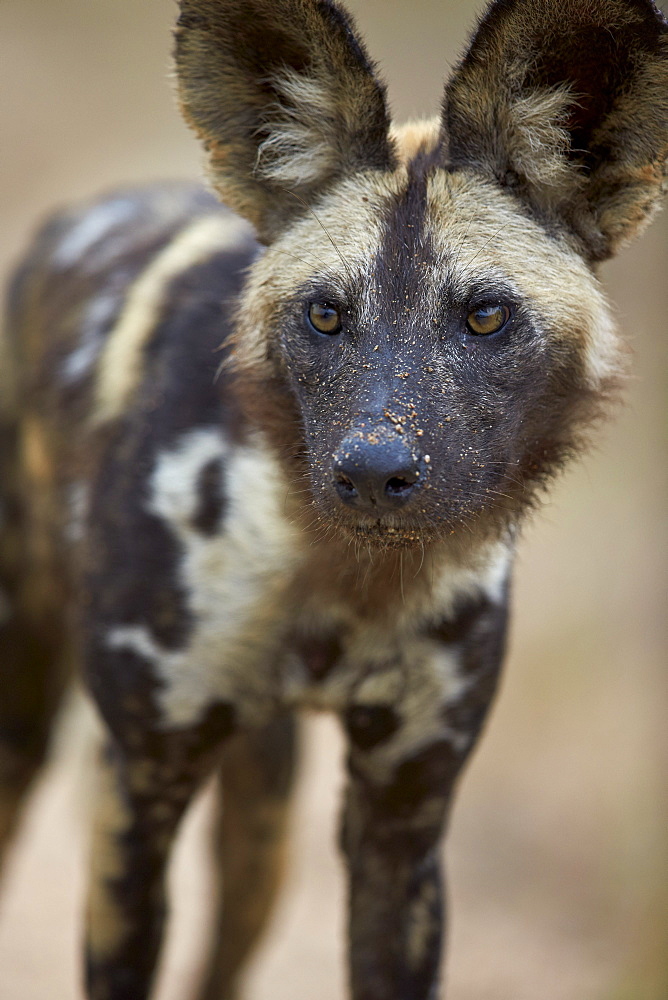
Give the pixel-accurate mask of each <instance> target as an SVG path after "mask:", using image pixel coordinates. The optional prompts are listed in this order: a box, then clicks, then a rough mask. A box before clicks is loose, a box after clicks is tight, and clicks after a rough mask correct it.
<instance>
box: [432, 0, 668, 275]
mask: <svg viewBox="0 0 668 1000" xmlns="http://www.w3.org/2000/svg"><path fill="white" fill-rule="evenodd" d="M443 132H444V136H443V143H444V147H445V150H446V156H447V161H448V164H449V166H450V167H451V168H455V169H458V168H470V169H473V170H476V171H478V172H480V173H483V174H486V175H487V176H489V177H490V178H493V179H494V180H495V181H496V182H497V183H499V184H501V185H502V186H504V187H507V188H510V189H512V190H514V191H515V192H516V193H517V195H518V196H519V197H521V198H522V199H523V200H524V201H525V203H526V204H528V205H529V207H530V208H531V210H532V211H533V212H534V213H536V214H538V215H539V216H541V217H542V218H543V219H544V220H545V221H547V222H548V223H549V224H551V225H554V224H556V225H559V226H562V227H564V226H565V227H566V228H567V230H568V231H569V232H570V233H571V234H572V235H574V236H575V237H576V239H577V241H578V244H579V247H580V249H581V250H582V251H583V252H584V254H585V255H586V256H587V257H588V258H589V259H590V260H591V261H592V262H593V261H598V260H603V259H605V258H606V257H609V256H611V255H612V254H613V253H615V252H616V251H617V249H618V248H619V247H620V245H622V244H623V243H625V242H627V241H628V240H630V239H632V238H633V237H635V236H636V235H637V233H638V232H639V231H640V229H641V228H642V227H643V226H644V225H645V224H646V223H647V222H648V221H649V219H650V218H651V215H652V213H653V211H654V210H655V208H656V207H657V205H658V201H659V198H660V196H661V194H662V193H663V191H664V190H665V186H666V160H667V157H668V35H667V24H666V20H665V18H664V17H663V15H662V14H661V13H660V11H659V10H658V9H657V7H656V6H655V5H654V3H653V2H652V0H494V2H493V3H492V4H491V6H490V8H489V10H488V11H487V14H486V15H485V17H484V18H483V20H482V21H481V22H480V25H479V27H478V30H477V32H476V33H475V35H474V38H473V40H472V42H471V46H470V49H469V51H468V53H467V54H466V56H465V57H464V59H463V60H462V62H461V64H460V65H459V67H458V68H457V70H456V71H455V73H454V75H453V78H452V80H451V81H450V83H449V84H448V86H447V88H446V93H445V101H444V108H443Z"/></svg>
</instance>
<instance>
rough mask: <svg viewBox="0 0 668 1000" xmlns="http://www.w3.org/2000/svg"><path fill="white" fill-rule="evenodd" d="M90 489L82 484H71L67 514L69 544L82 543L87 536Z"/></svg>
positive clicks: (68, 493) (66, 531) (66, 535)
mask: <svg viewBox="0 0 668 1000" xmlns="http://www.w3.org/2000/svg"><path fill="white" fill-rule="evenodd" d="M88 499H89V487H88V484H87V483H85V482H83V481H81V482H74V483H71V484H70V486H69V489H68V491H67V512H68V515H69V518H68V521H67V524H66V525H65V537H66V539H67V541H68V542H71V543H73V544H74V543H76V542H80V541H81V540H82V539H83V537H84V534H85V524H86V515H87V513H88Z"/></svg>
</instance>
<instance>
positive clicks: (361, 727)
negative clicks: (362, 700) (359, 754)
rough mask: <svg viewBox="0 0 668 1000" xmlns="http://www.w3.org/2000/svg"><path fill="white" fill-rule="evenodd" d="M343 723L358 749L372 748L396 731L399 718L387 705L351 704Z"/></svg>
mask: <svg viewBox="0 0 668 1000" xmlns="http://www.w3.org/2000/svg"><path fill="white" fill-rule="evenodd" d="M344 723H345V727H346V731H347V733H348V736H349V737H350V740H351V742H352V743H353V744H354V745H355V746H356V747H357V749H358V750H372V749H373V748H374V747H377V746H379V745H380V744H381V743H384V742H386V740H389V738H390V737H391V736H392V735H394V733H396V731H397V729H398V728H399V725H400V719H399V716H398V715H397V713H396V712H395V710H394V709H393V708H390V707H389V706H388V705H351V706H350V708H348V709H347V710H346V713H345V716H344Z"/></svg>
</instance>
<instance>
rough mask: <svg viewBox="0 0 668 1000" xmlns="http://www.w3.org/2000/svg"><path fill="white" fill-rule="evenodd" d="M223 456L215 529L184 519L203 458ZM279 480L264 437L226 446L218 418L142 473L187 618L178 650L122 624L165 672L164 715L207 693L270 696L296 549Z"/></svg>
mask: <svg viewBox="0 0 668 1000" xmlns="http://www.w3.org/2000/svg"><path fill="white" fill-rule="evenodd" d="M217 457H220V458H221V459H223V460H224V463H225V465H224V492H225V499H226V510H225V517H224V530H223V531H222V532H221V534H220V535H218V536H214V537H204V536H203V535H202V534H201V532H199V531H198V530H197V528H196V527H195V526H193V524H192V515H193V513H194V511H195V505H196V501H197V496H196V484H197V480H198V476H199V473H200V472H201V469H202V468H203V466H204V465H206V464H207V463H208V462H210V461H211V460H212V459H213V458H217ZM286 492H287V485H286V483H285V481H284V480H283V477H282V474H281V471H280V468H279V467H278V465H277V463H276V461H275V459H274V458H273V456H272V454H271V453H270V452H269V450H268V449H267V448H266V447H265V446H264V444H263V443H262V442H261V441H259V440H257V441H255V442H254V443H253V444H252V445H248V446H246V447H237V446H234V447H229V448H228V446H227V444H226V442H225V440H224V438H223V437H222V435H221V433H220V431H219V430H218V429H217V428H198V429H196V430H194V431H191V432H190V433H188V434H185V435H184V436H183V437H182V438H181V439H180V440H179V441H178V442H177V444H176V445H175V447H174V448H172V449H169V450H167V451H164V452H163V453H162V454H161V455H160V456H159V458H158V461H157V462H156V466H155V470H154V472H153V476H152V479H151V497H150V500H149V501H148V505H147V506H148V509H149V510H150V511H151V513H154V514H158V516H160V517H162V518H163V519H164V520H165V521H166V522H167V524H168V526H169V527H170V528H171V530H172V532H173V533H174V534H175V536H176V537H177V538H178V540H179V541H180V543H181V545H182V549H183V555H182V558H181V562H180V566H179V577H180V582H181V584H182V586H183V588H184V591H185V593H186V594H187V595H188V605H189V610H190V612H191V614H192V615H193V618H194V623H195V624H194V627H193V632H192V634H191V636H190V638H189V640H188V644H187V647H186V648H185V649H184V650H183V651H176V652H171V651H170V652H166V651H161V650H160V649H159V648H157V647H156V645H155V643H148V642H147V637H146V635H145V634H144V633H142V634H141V635H140V634H139V633H137V632H132V634H131V635H130V634H128V635H127V636H126V639H127V638H131V639H132V641H133V642H135V643H137V642H139V643H140V644H141V646H142V648H141V650H140V649H139V647H137V651H138V652H139V651H141V652H143V653H144V655H151V656H152V657H153V659H154V661H155V662H156V663H157V665H158V669H159V673H160V676H161V677H162V679H163V680H164V681H165V689H164V693H163V695H162V704H163V708H164V711H165V714H166V716H167V718H168V719H169V722H170V723H171V724H173V725H174V724H176V725H187V724H190V723H194V722H196V721H197V720H198V719H199V718H200V716H201V714H202V713H203V712H204V711H205V710H206V707H207V705H209V704H210V703H211V701H212V700H214V699H217V698H218V699H232V700H234V701H235V702H237V703H239V704H249V705H252V706H253V707H254V708H255V709H256V710H261V708H262V704H263V703H268V702H269V701H270V700H271V699H273V698H275V695H276V691H275V678H273V676H272V673H271V671H272V668H273V667H274V663H273V658H272V654H273V652H274V650H275V647H276V645H277V635H278V632H279V630H280V628H281V627H282V626H283V622H284V617H285V607H284V603H285V594H286V591H287V588H288V586H289V583H290V581H291V580H292V577H293V574H294V570H295V567H296V564H297V562H298V560H299V558H300V546H299V536H298V532H297V530H296V529H295V528H293V527H292V526H291V525H290V524H289V523H288V521H287V519H286V518H285V517H284V516H283V510H282V508H283V503H284V498H285V495H286Z"/></svg>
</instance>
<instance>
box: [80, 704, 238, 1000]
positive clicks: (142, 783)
mask: <svg viewBox="0 0 668 1000" xmlns="http://www.w3.org/2000/svg"><path fill="white" fill-rule="evenodd" d="M232 721H233V710H232V707H231V706H230V705H222V704H221V705H217V706H215V708H214V710H212V711H211V712H209V715H208V716H207V718H206V719H205V720H204V722H203V723H202V724H201V725H199V726H195V727H192V728H187V729H186V728H184V729H178V730H168V731H167V730H162V731H158V730H152V731H150V732H146V731H144V732H141V731H139V730H135V731H134V737H135V738H132V734H128V735H129V737H130V738H128V739H126V740H123V742H121V741H120V740H118V739H115V740H113V742H110V743H109V744H108V745H107V747H106V750H105V753H104V754H103V756H102V760H101V767H100V772H99V777H98V786H97V795H96V800H97V801H96V808H95V819H94V829H93V842H92V845H91V873H90V887H89V896H88V914H87V935H86V936H87V991H88V993H87V995H88V997H89V998H90V1000H146V998H147V997H148V996H149V992H150V989H151V983H152V979H153V972H154V969H155V965H156V961H157V958H158V953H159V949H160V943H161V939H162V932H163V924H164V918H165V912H166V904H165V885H164V883H165V871H166V867H167V862H168V860H169V854H170V848H171V846H172V843H173V840H174V835H175V833H176V830H177V827H178V824H179V820H180V819H181V817H182V816H183V813H184V812H185V809H186V807H187V806H188V804H189V802H190V801H191V799H192V796H193V794H194V793H195V791H196V790H197V789H198V788H199V786H200V784H201V782H202V780H203V779H204V778H205V777H206V776H207V774H208V773H210V771H211V770H212V768H213V766H214V764H215V763H216V761H217V759H218V750H219V748H220V746H221V744H222V741H223V740H224V739H225V738H226V736H227V735H228V734H229V733H230V731H231V729H232Z"/></svg>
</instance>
